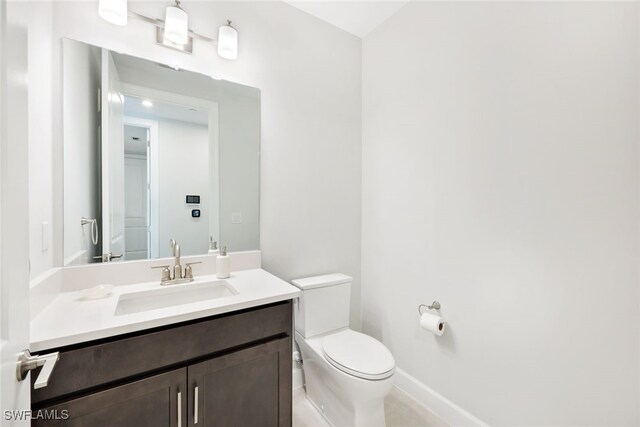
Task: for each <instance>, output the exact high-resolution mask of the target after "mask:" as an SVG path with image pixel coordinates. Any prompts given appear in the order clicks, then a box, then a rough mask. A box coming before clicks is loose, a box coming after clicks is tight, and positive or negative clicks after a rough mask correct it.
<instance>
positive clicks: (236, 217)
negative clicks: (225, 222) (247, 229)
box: [231, 213, 242, 224]
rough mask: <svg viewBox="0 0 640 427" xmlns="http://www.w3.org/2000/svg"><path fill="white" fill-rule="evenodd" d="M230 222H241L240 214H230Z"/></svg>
mask: <svg viewBox="0 0 640 427" xmlns="http://www.w3.org/2000/svg"><path fill="white" fill-rule="evenodd" d="M231 224H242V214H241V213H233V214H231Z"/></svg>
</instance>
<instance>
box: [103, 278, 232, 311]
mask: <svg viewBox="0 0 640 427" xmlns="http://www.w3.org/2000/svg"><path fill="white" fill-rule="evenodd" d="M237 294H238V292H237V291H236V290H235V289H233V287H232V286H231V285H229V284H228V283H227V282H225V281H224V280H217V281H213V282H205V283H196V284H185V285H169V286H167V287H160V285H158V289H153V290H150V291H141V292H131V293H129V294H122V295H120V298H119V299H118V305H117V306H116V313H115V314H116V316H120V315H123V314H132V313H140V312H142V311H148V310H156V309H159V308H167V307H175V306H178V305H184V304H191V303H194V302H200V301H205V300H211V299H217V298H224V297H228V296H231V295H237Z"/></svg>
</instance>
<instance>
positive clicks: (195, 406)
mask: <svg viewBox="0 0 640 427" xmlns="http://www.w3.org/2000/svg"><path fill="white" fill-rule="evenodd" d="M193 423H194V424H198V386H195V388H194V389H193Z"/></svg>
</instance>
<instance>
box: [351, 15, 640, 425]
mask: <svg viewBox="0 0 640 427" xmlns="http://www.w3.org/2000/svg"><path fill="white" fill-rule="evenodd" d="M638 16H639V10H638V3H637V2H635V3H613V2H602V3H591V2H547V3H535V2H529V3H524V2H513V3H510V2H496V3H484V2H465V3H458V2H435V3H431V2H411V3H409V4H408V5H407V6H406V7H404V8H403V9H401V10H400V11H399V13H398V14H396V15H395V16H394V17H392V18H391V19H390V20H389V21H387V22H386V23H385V24H383V25H382V27H380V28H379V29H377V30H376V31H375V32H374V33H373V34H371V35H370V36H368V37H366V38H365V40H364V42H363V139H364V144H363V206H362V210H363V232H362V236H363V238H362V248H363V249H362V272H363V284H364V288H363V327H364V330H365V331H366V332H369V333H371V334H372V335H374V336H376V337H378V338H381V339H382V340H383V341H384V343H386V344H387V345H388V346H389V347H390V349H391V350H392V352H393V353H394V355H395V357H396V361H397V364H398V366H399V367H401V368H402V369H404V370H405V371H407V372H408V373H409V374H410V375H412V376H414V377H415V378H417V379H418V380H420V381H421V382H423V383H424V384H426V385H428V386H429V387H431V388H432V389H434V390H435V391H436V392H438V393H440V394H441V395H443V396H444V397H446V398H448V399H450V400H452V401H453V402H455V403H456V404H458V405H459V406H461V407H462V408H464V409H466V410H467V411H469V412H471V413H472V414H474V415H476V416H477V417H479V418H480V419H482V420H483V421H485V422H487V423H489V424H491V425H512V426H513V425H567V426H568V425H573V426H578V425H580V426H586V425H608V426H614V425H615V426H622V425H638V423H639V422H640V418H639V414H638V401H639V396H638V384H639V377H638V360H639V359H638V356H639V354H638V344H639V343H638V336H639V315H638V296H639V295H638V273H639V271H638V255H639V248H638V229H639V218H640V217H639V215H640V209H639V198H638V195H639V190H640V188H639V181H638V179H639V178H640V177H639V173H638V170H639V165H638V154H639V152H638V140H639V137H640V135H639V127H638V120H639V117H640V116H639V114H640V106H639V99H638V98H639V76H640V74H639V73H640V68H639V55H640V52H639V43H638V42H639V37H638V31H639V26H638ZM434 299H437V300H439V301H440V302H441V303H442V306H443V308H442V310H441V313H442V315H443V316H445V317H446V319H447V320H448V321H449V326H450V327H449V329H448V331H447V333H446V334H445V335H444V336H443V337H442V338H435V337H434V336H433V335H431V334H429V333H428V332H426V331H423V330H421V329H419V327H418V315H417V313H416V309H417V305H418V304H420V303H431V301H433V300H434Z"/></svg>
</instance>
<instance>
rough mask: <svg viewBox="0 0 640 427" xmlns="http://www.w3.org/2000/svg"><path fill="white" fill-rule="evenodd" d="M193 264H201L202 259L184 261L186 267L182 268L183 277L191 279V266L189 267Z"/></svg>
mask: <svg viewBox="0 0 640 427" xmlns="http://www.w3.org/2000/svg"><path fill="white" fill-rule="evenodd" d="M193 264H202V261H194V262H185V265H186V267H185V268H184V278H185V279H193V268H191V266H192V265H193Z"/></svg>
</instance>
